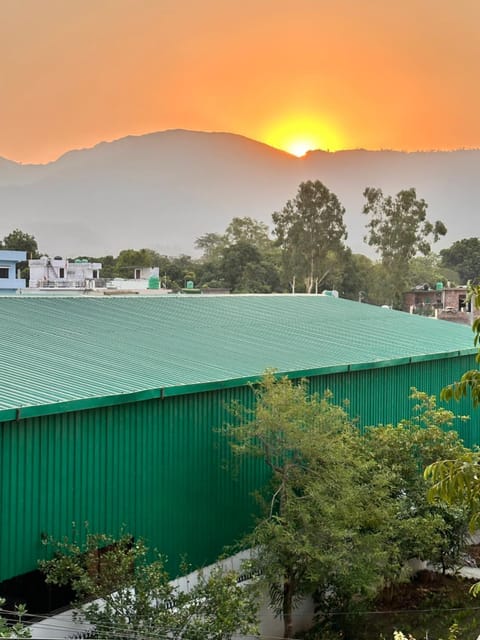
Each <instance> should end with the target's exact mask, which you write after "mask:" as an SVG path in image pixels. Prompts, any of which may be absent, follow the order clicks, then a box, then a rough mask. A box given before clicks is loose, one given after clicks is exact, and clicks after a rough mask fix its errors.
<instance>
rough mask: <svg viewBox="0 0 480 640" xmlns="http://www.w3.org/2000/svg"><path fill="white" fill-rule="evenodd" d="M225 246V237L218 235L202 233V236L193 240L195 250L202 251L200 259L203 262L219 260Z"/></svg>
mask: <svg viewBox="0 0 480 640" xmlns="http://www.w3.org/2000/svg"><path fill="white" fill-rule="evenodd" d="M226 245H227V240H226V238H225V235H221V234H220V233H204V234H203V236H200V237H199V238H197V239H196V240H195V248H196V249H200V250H201V251H203V256H202V259H203V260H204V261H205V262H207V261H211V260H220V258H221V256H222V252H223V250H224V248H225V246H226Z"/></svg>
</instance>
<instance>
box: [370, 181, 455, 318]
mask: <svg viewBox="0 0 480 640" xmlns="http://www.w3.org/2000/svg"><path fill="white" fill-rule="evenodd" d="M363 195H364V197H365V199H366V203H365V205H364V207H363V213H364V214H365V215H367V216H369V221H368V223H367V225H366V227H367V230H368V233H367V235H366V236H365V238H364V239H365V241H366V242H367V243H368V244H369V245H370V246H372V247H374V248H375V250H376V251H377V253H378V254H379V255H380V257H381V260H382V264H383V265H384V267H386V270H387V271H386V275H387V277H388V281H387V282H386V286H387V287H388V289H389V294H390V296H391V301H392V303H393V304H394V305H395V306H397V307H400V306H401V297H402V293H403V291H404V289H405V286H406V282H407V273H408V266H409V263H410V261H411V259H412V258H414V257H415V256H416V255H417V254H419V253H420V254H423V255H428V254H429V253H430V251H431V242H436V241H437V240H438V239H439V237H440V236H443V235H445V234H446V233H447V229H446V227H445V225H444V224H443V222H440V221H437V222H435V223H432V222H430V220H428V219H427V207H428V205H427V203H426V202H425V200H423V199H417V194H416V191H415V189H413V188H412V189H404V190H403V191H399V193H397V195H396V196H395V197H394V198H393V197H392V196H384V195H383V192H382V190H381V189H378V188H373V187H367V188H366V189H365V191H364V193H363Z"/></svg>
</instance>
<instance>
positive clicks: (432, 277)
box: [407, 253, 459, 289]
mask: <svg viewBox="0 0 480 640" xmlns="http://www.w3.org/2000/svg"><path fill="white" fill-rule="evenodd" d="M458 278H459V276H458V273H457V272H456V271H454V270H453V269H451V268H449V267H447V266H446V265H445V263H444V262H442V260H441V259H440V257H439V256H438V255H437V254H436V253H429V254H428V255H427V256H415V258H412V259H411V260H410V264H409V267H408V283H407V284H408V287H409V288H413V287H416V286H418V285H421V284H425V283H426V284H428V285H429V286H430V288H431V289H434V288H435V285H436V283H437V282H442V283H443V284H444V285H446V284H447V282H450V283H452V282H458Z"/></svg>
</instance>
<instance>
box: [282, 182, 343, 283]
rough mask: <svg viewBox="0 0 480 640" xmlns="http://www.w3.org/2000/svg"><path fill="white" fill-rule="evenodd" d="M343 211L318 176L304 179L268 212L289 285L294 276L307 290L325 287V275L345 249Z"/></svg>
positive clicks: (337, 261)
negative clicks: (292, 194)
mask: <svg viewBox="0 0 480 640" xmlns="http://www.w3.org/2000/svg"><path fill="white" fill-rule="evenodd" d="M344 214H345V209H344V207H343V206H342V205H341V204H340V201H339V199H338V198H337V196H336V195H335V194H334V193H332V192H331V191H330V190H329V189H328V188H327V187H326V186H325V185H324V184H323V183H322V182H320V181H319V180H316V181H315V182H313V181H311V180H308V181H307V182H302V183H301V184H300V186H299V188H298V192H297V195H296V196H295V198H294V199H293V200H288V202H287V203H286V205H285V206H284V207H283V209H282V210H281V211H278V212H275V213H274V214H273V215H272V219H273V223H274V232H275V235H276V237H277V241H278V244H279V246H280V247H281V249H282V259H283V269H284V274H285V277H286V279H287V280H289V281H290V282H291V283H292V289H294V288H295V284H294V283H295V281H296V279H297V278H298V279H299V280H300V281H301V282H302V281H303V283H304V285H305V289H306V291H307V293H312V291H314V290H316V289H318V287H320V286H321V287H322V288H326V287H325V286H324V285H325V282H326V278H327V276H329V274H331V272H334V271H337V270H338V268H339V266H340V265H339V263H340V262H341V256H342V255H343V253H344V251H345V246H344V240H346V238H347V230H346V226H345V223H344V220H343V217H344ZM330 282H332V278H330Z"/></svg>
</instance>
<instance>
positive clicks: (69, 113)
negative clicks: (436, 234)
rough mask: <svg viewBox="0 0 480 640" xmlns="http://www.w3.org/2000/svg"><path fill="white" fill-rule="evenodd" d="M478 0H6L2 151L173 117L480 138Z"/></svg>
mask: <svg viewBox="0 0 480 640" xmlns="http://www.w3.org/2000/svg"><path fill="white" fill-rule="evenodd" d="M479 33H480V2H479V1H478V0H401V1H400V0H0V156H3V157H6V158H9V159H12V160H17V161H21V162H47V161H49V160H52V159H55V158H56V157H58V156H59V155H60V154H61V153H63V152H65V151H67V150H69V149H72V148H79V147H85V146H92V145H93V144H95V143H97V142H99V141H101V140H112V139H115V138H119V137H122V136H124V135H128V134H141V133H146V132H150V131H159V130H164V129H172V128H185V129H196V130H206V131H230V132H233V133H239V134H242V135H245V136H248V137H250V138H254V139H257V140H261V141H264V142H268V143H269V144H272V145H274V146H279V147H281V146H283V147H286V146H288V145H290V144H291V143H292V142H295V141H297V142H298V141H301V140H302V139H305V143H306V145H307V146H309V145H310V146H315V147H322V148H329V149H332V150H333V149H339V148H354V147H364V148H369V149H379V148H393V149H407V150H416V149H452V148H460V147H480V78H479V76H480V73H479V60H480V37H479Z"/></svg>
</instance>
